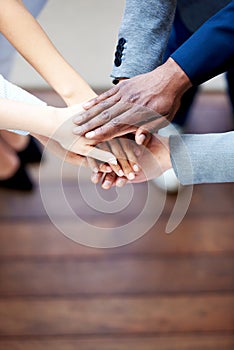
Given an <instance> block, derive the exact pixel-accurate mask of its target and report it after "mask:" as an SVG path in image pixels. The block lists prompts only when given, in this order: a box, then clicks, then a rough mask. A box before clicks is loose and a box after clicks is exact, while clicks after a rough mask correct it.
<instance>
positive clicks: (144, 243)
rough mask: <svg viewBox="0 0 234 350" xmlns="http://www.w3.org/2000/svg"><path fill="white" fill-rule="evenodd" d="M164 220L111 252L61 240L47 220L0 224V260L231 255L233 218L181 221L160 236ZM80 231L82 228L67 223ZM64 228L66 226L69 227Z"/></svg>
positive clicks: (164, 223)
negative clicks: (134, 255) (170, 231)
mask: <svg viewBox="0 0 234 350" xmlns="http://www.w3.org/2000/svg"><path fill="white" fill-rule="evenodd" d="M166 223H167V219H165V218H162V219H160V220H159V221H158V222H157V223H156V224H155V225H154V227H153V228H152V229H151V230H150V231H149V232H148V233H147V234H145V235H144V236H143V237H142V238H140V239H138V240H137V241H135V242H133V243H131V244H128V245H126V246H122V247H120V248H115V249H94V248H89V247H86V246H83V245H80V244H78V243H76V242H73V241H72V240H70V239H68V238H67V237H65V236H64V235H63V234H62V233H61V232H60V231H59V230H58V229H57V228H56V227H55V226H53V225H52V223H51V222H50V221H49V220H46V221H39V222H37V221H33V222H28V221H17V222H12V223H9V222H2V223H1V225H0V232H1V234H0V259H3V258H9V259H12V258H15V257H16V258H17V257H24V258H26V257H46V256H50V257H59V256H63V257H65V256H68V257H76V258H80V259H87V258H89V257H98V256H99V257H106V256H110V255H111V256H116V255H121V256H122V255H126V254H137V255H139V254H140V255H145V254H147V255H148V254H154V255H165V254H166V255H168V254H169V255H170V254H177V255H180V254H186V255H189V256H191V254H192V255H193V254H206V253H209V254H211V253H212V254H221V253H222V254H224V253H228V252H229V253H233V252H234V245H233V217H232V216H231V217H226V218H225V220H220V218H219V217H215V216H214V217H212V218H207V217H201V218H199V219H197V218H191V217H188V218H185V219H184V220H183V221H182V223H181V224H180V225H179V226H178V228H177V229H176V230H175V231H174V232H173V233H172V234H170V235H166V234H165V233H164V230H165V227H166ZM67 224H68V225H69V226H70V227H74V228H76V229H77V230H78V229H80V230H82V229H83V227H82V225H81V226H80V227H77V224H76V223H72V222H68V223H67ZM69 226H68V227H69Z"/></svg>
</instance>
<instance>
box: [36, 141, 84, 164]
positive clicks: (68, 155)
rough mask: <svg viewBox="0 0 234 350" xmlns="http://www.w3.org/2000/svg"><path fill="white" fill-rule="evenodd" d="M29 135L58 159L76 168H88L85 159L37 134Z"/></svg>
mask: <svg viewBox="0 0 234 350" xmlns="http://www.w3.org/2000/svg"><path fill="white" fill-rule="evenodd" d="M31 135H32V136H33V137H35V138H36V139H37V140H38V141H39V142H40V143H41V144H42V145H43V146H45V147H47V148H48V149H49V151H50V152H51V153H53V154H54V155H56V156H57V157H58V158H60V159H62V160H64V161H65V162H68V163H71V164H73V165H77V166H80V165H82V166H84V167H88V162H87V159H86V157H84V156H81V155H79V154H76V153H73V152H70V151H67V150H65V149H64V148H63V147H62V146H61V145H60V144H59V143H58V142H57V141H55V140H52V139H49V138H48V137H46V136H41V135H37V134H31Z"/></svg>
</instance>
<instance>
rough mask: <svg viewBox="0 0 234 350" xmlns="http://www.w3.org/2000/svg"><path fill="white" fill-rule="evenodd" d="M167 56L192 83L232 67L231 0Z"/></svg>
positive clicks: (233, 17) (233, 20) (233, 22)
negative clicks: (169, 56)
mask: <svg viewBox="0 0 234 350" xmlns="http://www.w3.org/2000/svg"><path fill="white" fill-rule="evenodd" d="M171 57H172V58H173V59H174V60H175V61H176V62H177V63H178V65H179V66H180V67H181V68H182V69H183V71H184V72H185V73H186V74H187V75H188V77H189V78H190V80H191V82H192V83H193V84H194V85H198V84H201V83H203V82H205V81H207V80H209V79H211V78H213V77H214V76H216V75H218V74H220V73H223V72H225V71H227V70H228V69H229V68H231V67H233V66H234V1H231V2H230V3H229V4H228V5H227V6H225V7H224V8H223V9H222V10H220V11H219V12H218V13H217V14H216V15H214V16H213V17H211V18H210V19H209V20H208V21H206V22H205V23H204V24H203V25H202V26H201V27H200V28H199V29H198V30H197V31H196V32H195V33H194V34H193V35H192V36H191V37H190V38H189V39H188V40H187V41H186V42H185V43H184V44H183V45H181V46H180V47H179V48H178V49H177V50H176V51H175V52H174V53H173V54H172V55H171Z"/></svg>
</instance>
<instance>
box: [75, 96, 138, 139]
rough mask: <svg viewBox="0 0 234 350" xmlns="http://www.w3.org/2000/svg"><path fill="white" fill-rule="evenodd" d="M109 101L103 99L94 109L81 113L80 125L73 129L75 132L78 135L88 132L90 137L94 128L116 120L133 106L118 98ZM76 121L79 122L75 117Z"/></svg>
mask: <svg viewBox="0 0 234 350" xmlns="http://www.w3.org/2000/svg"><path fill="white" fill-rule="evenodd" d="M109 101H110V100H107V101H103V102H101V103H100V104H99V105H97V106H95V107H94V108H93V109H92V110H90V111H87V112H85V113H84V114H81V115H80V116H79V126H77V127H75V128H74V129H73V133H74V134H76V135H77V134H79V135H84V134H87V138H89V133H90V134H91V135H92V130H93V129H96V128H98V127H100V126H103V125H105V124H107V123H108V122H110V121H111V120H113V121H114V120H115V118H116V117H117V116H119V115H122V114H123V113H124V112H125V111H126V110H127V109H129V108H130V107H131V106H130V104H129V103H128V104H127V103H122V102H118V101H117V100H114V101H112V102H111V103H110V102H109ZM74 121H75V124H78V123H77V120H76V119H75V118H74Z"/></svg>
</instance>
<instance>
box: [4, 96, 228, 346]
mask: <svg viewBox="0 0 234 350" xmlns="http://www.w3.org/2000/svg"><path fill="white" fill-rule="evenodd" d="M37 93H38V95H39V96H41V97H42V98H44V99H45V100H47V101H48V102H49V103H54V104H57V105H59V104H60V103H61V102H60V101H59V100H58V99H57V97H56V96H55V95H54V94H53V93H51V92H46V93H45V92H37ZM232 127H233V124H232V119H231V113H230V109H229V106H228V101H227V99H226V96H224V95H221V94H216V95H212V94H208V95H205V94H203V95H201V96H200V97H199V98H198V100H197V101H196V105H195V109H194V112H193V115H192V118H191V120H190V122H189V125H188V130H189V131H192V130H194V131H196V132H214V131H225V130H230V129H231V128H232ZM57 164H58V161H57V160H56V159H55V158H54V157H53V156H51V155H49V154H47V155H46V159H45V161H44V163H43V165H42V169H41V186H42V187H43V189H44V190H45V192H46V193H48V198H47V202H49V205H51V206H52V208H53V209H54V210H53V215H54V219H55V221H56V222H59V223H61V224H62V226H63V227H65V228H67V229H68V230H70V229H71V230H74V229H75V230H77V232H81V233H83V234H84V233H86V232H87V234H88V231H84V230H87V228H86V224H85V221H86V222H88V223H91V224H93V225H96V226H97V227H109V231H107V232H110V234H112V233H113V227H116V226H118V225H123V224H126V222H128V220H131V219H132V218H134V215H135V216H137V215H138V214H139V208H141V206H143V205H144V200H145V193H146V189H148V187H147V185H146V184H142V185H136V186H135V187H134V195H133V200H135V201H134V203H131V204H129V206H127V207H126V209H125V210H122V211H119V212H118V213H116V214H106V215H105V213H104V214H103V213H100V212H98V210H94V209H92V208H90V206H89V203H87V201H86V200H85V199H84V198H83V197H82V196H81V195H80V194H79V191H78V190H77V188H78V187H79V188H82V193H88V194H89V193H92V191H93V189H94V186H93V185H92V184H90V182H89V179H88V176H89V172H84V173H82V174H81V176H80V178H79V186H78V184H77V179H76V175H77V174H76V169H74V167H70V166H66V167H65V168H64V173H63V188H64V192H65V194H66V196H67V198H68V200H69V204H70V205H71V207H72V209H73V210H74V212H75V213H76V214H78V216H79V217H81V218H82V220H83V222H84V223H83V224H82V222H81V224H80V225H77V222H76V221H72V220H71V221H70V220H69V216H68V214H67V213H66V211H63V203H61V202H60V197H59V194H58V187H57V186H58V184H57V174H56V173H55V172H56V171H55V169H56V166H57ZM30 171H31V173H32V176H33V177H34V180H35V182H36V183H38V168H31V169H30ZM149 190H150V193H151V194H153V201H152V203H151V207H150V210H149V213H146V214H147V215H149V216H148V217H147V215H146V216H144V218H143V219H142V220H143V221H144V220H145V222H146V224H147V220H148V219H150V215H152V213H153V211H154V210H156V209H157V206H158V205H159V201H160V198H161V197H162V194H161V192H160V191H159V190H158V189H157V188H156V187H154V185H153V184H150V186H149ZM122 191H124V189H123V190H122ZM98 193H99V195H100V196H101V197H102V198H104V199H105V201H106V202H108V201H110V204H109V206H110V207H111V201H112V200H113V196H115V195H116V193H115V190H113V191H111V192H108V193H106V192H105V193H104V191H101V190H99V192H98ZM121 193H122V195H123V196H124V195H125V194H124V192H121ZM128 193H129V192H127V191H126V195H125V196H127V195H128ZM174 203H175V197H173V196H170V197H168V198H167V200H166V203H165V207H164V209H163V211H162V214H161V215H160V217H159V219H158V220H157V222H156V223H155V224H154V225H153V227H152V228H150V229H149V231H148V232H147V233H146V234H145V235H144V236H143V237H141V238H140V239H138V240H137V241H135V242H134V243H131V244H128V245H125V246H123V247H118V248H112V249H95V248H89V247H86V246H83V245H80V244H78V243H75V242H73V241H72V240H70V239H68V238H67V237H65V236H64V235H63V234H62V233H61V232H60V231H59V230H58V229H57V228H56V227H55V226H54V225H53V224H52V222H51V221H50V219H49V218H48V215H47V213H46V210H45V208H44V206H43V203H42V199H41V193H40V187H39V185H38V186H37V188H36V190H35V191H34V192H33V193H32V194H19V193H16V192H7V191H4V190H1V191H0V220H1V226H0V278H1V284H0V350H9V349H14V350H19V349H20V350H42V349H43V350H44V349H46V350H47V349H48V350H54V349H56V350H60V349H61V350H77V349H79V350H131V349H134V350H208V349H209V350H233V349H234V333H233V330H234V312H233V310H234V293H233V292H234V273H233V272H234V271H233V268H234V244H233V234H234V184H219V185H214V184H212V185H199V186H198V185H197V186H195V187H194V191H193V196H192V201H191V203H190V206H189V209H188V212H187V214H186V216H185V217H184V219H183V221H182V222H181V224H180V225H179V226H178V227H177V229H176V230H175V231H174V232H173V233H172V234H170V235H167V234H165V227H166V224H167V222H168V219H169V216H170V213H171V209H172V207H173V204H174ZM142 224H144V222H142ZM136 229H137V227H136ZM82 230H83V232H82ZM107 230H108V229H107ZM129 233H130V232H127V231H126V235H128V234H129Z"/></svg>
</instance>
